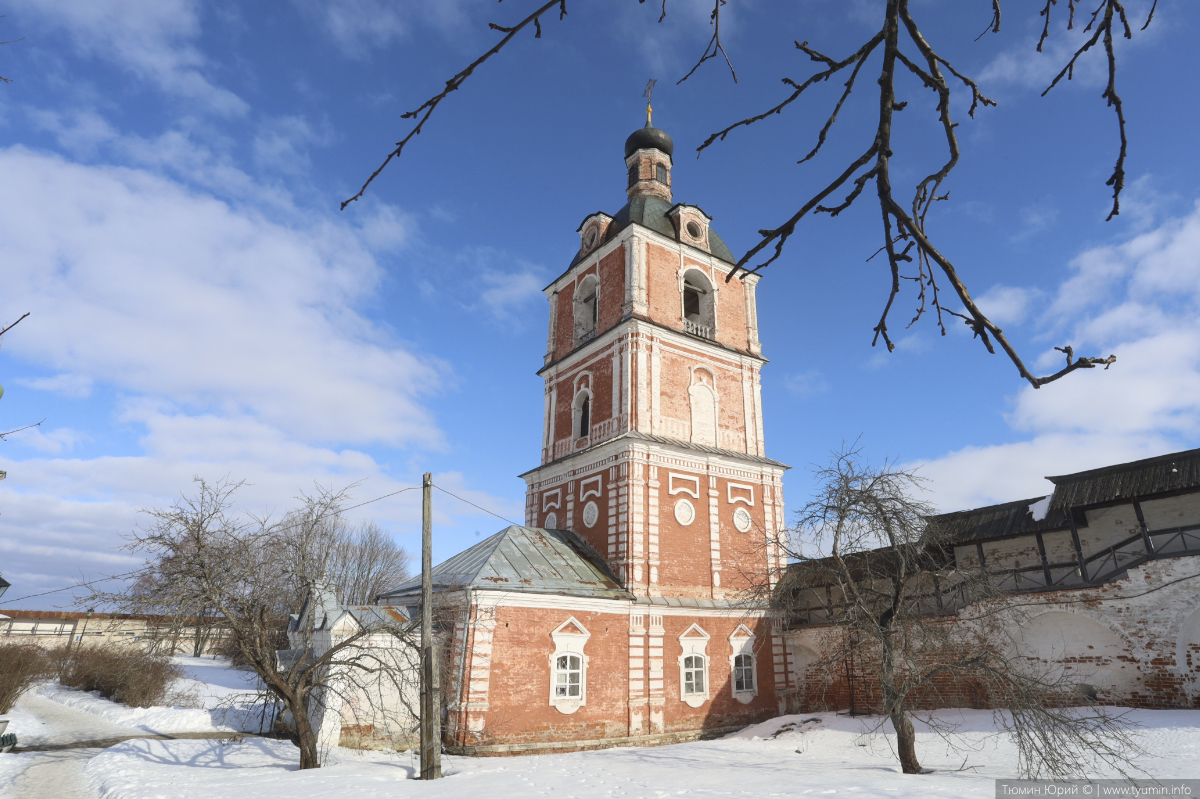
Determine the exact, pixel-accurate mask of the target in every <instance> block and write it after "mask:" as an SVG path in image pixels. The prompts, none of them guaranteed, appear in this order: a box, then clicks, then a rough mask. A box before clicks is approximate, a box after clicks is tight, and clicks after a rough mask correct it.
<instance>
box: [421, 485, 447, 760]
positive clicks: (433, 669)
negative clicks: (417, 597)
mask: <svg viewBox="0 0 1200 799" xmlns="http://www.w3.org/2000/svg"><path fill="white" fill-rule="evenodd" d="M432 564H433V475H432V474H430V473H429V472H426V473H425V476H424V478H423V479H422V482H421V779H423V780H436V779H441V776H442V707H441V706H442V697H441V694H442V692H441V686H440V685H439V684H438V683H439V682H440V681H439V680H438V668H437V658H436V656H435V651H434V645H433V565H432Z"/></svg>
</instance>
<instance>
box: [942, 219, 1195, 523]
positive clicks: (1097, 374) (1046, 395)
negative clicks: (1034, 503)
mask: <svg viewBox="0 0 1200 799" xmlns="http://www.w3.org/2000/svg"><path fill="white" fill-rule="evenodd" d="M1071 266H1072V270H1073V271H1074V274H1073V275H1072V276H1071V277H1069V278H1068V279H1067V280H1066V281H1064V282H1063V284H1062V285H1061V286H1060V287H1059V290H1058V292H1057V295H1056V296H1055V298H1054V300H1053V303H1052V307H1051V310H1050V312H1049V314H1048V316H1049V317H1050V318H1052V319H1060V320H1064V323H1063V324H1061V325H1059V326H1058V330H1057V332H1056V333H1055V335H1058V334H1059V333H1061V334H1062V336H1063V339H1064V341H1065V342H1066V343H1070V344H1071V345H1072V346H1073V347H1074V349H1075V354H1076V355H1077V356H1080V355H1086V356H1106V355H1108V354H1110V353H1115V354H1116V355H1117V362H1116V364H1114V365H1113V366H1112V367H1111V368H1110V369H1108V370H1107V371H1104V370H1102V369H1094V370H1085V371H1078V372H1075V373H1073V374H1070V375H1068V376H1066V377H1065V378H1063V379H1062V380H1060V381H1058V382H1056V383H1051V384H1049V385H1047V386H1045V387H1043V388H1041V389H1036V390H1035V389H1033V388H1024V389H1022V390H1021V391H1020V392H1019V393H1018V394H1017V396H1016V397H1015V398H1014V399H1013V401H1012V406H1011V410H1010V412H1009V414H1008V416H1007V420H1008V423H1009V425H1010V426H1011V427H1012V429H1013V430H1014V432H1016V433H1018V434H1022V435H1025V436H1028V438H1027V439H1026V440H1023V441H1016V442H1013V443H1008V444H1001V445H996V446H990V447H966V448H964V449H961V450H959V451H957V452H953V453H950V454H948V455H945V456H943V457H941V458H936V459H933V460H931V461H929V462H927V463H925V464H924V465H923V467H922V473H923V474H924V475H925V476H926V477H929V478H932V479H933V481H934V485H933V486H932V488H933V490H934V491H935V493H936V497H937V502H938V504H939V505H940V506H941V507H942V508H944V509H945V510H955V509H960V508H966V507H972V506H978V505H982V504H989V503H993V502H1003V501H1008V500H1015V499H1023V498H1026V497H1033V496H1037V495H1039V494H1044V493H1046V491H1047V490H1048V487H1047V485H1046V483H1045V482H1044V481H1043V480H1042V479H1041V478H1042V477H1043V476H1044V475H1047V474H1062V473H1069V472H1072V471H1079V470H1083V469H1089V468H1095V467H1099V466H1105V465H1109V464H1113V463H1120V462H1122V461H1127V460H1134V459H1137V458H1143V457H1149V456H1152V455H1158V454H1162V453H1164V452H1170V451H1172V450H1174V449H1186V448H1190V447H1194V446H1196V444H1197V441H1198V439H1200V203H1198V204H1197V206H1196V207H1195V209H1194V210H1193V211H1192V212H1191V213H1190V214H1189V215H1187V216H1186V217H1183V218H1180V219H1173V220H1170V221H1168V222H1166V223H1164V224H1163V225H1161V226H1159V227H1158V228H1156V229H1154V230H1151V231H1148V232H1146V233H1143V234H1141V235H1138V236H1136V237H1134V238H1132V239H1130V240H1129V241H1127V242H1125V243H1122V244H1117V245H1113V246H1106V247H1097V248H1094V249H1092V250H1088V251H1087V252H1084V253H1082V254H1080V255H1079V256H1078V257H1077V258H1076V259H1075V260H1074V261H1073V262H1072V265H1071ZM986 296H987V295H985V297H986ZM983 307H984V308H985V309H986V308H987V306H986V305H984V306H983ZM1038 365H1039V367H1040V368H1043V369H1046V370H1047V371H1051V370H1055V371H1056V370H1057V369H1059V368H1061V367H1062V365H1063V355H1062V354H1061V353H1057V352H1054V351H1053V350H1048V351H1047V352H1046V353H1045V354H1044V355H1043V357H1042V358H1040V359H1039V363H1038Z"/></svg>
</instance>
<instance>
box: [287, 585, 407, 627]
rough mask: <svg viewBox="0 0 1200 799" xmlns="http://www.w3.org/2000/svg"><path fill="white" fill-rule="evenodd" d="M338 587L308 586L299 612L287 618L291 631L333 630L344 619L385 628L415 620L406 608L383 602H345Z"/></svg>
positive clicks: (361, 625)
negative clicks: (367, 603)
mask: <svg viewBox="0 0 1200 799" xmlns="http://www.w3.org/2000/svg"><path fill="white" fill-rule="evenodd" d="M337 594H338V592H337V589H336V588H334V587H333V586H332V585H328V584H324V583H318V584H316V585H314V586H312V587H311V588H309V590H308V594H307V595H306V596H305V597H304V604H303V605H302V606H301V607H300V612H299V613H295V614H293V615H292V616H291V618H290V619H289V621H288V631H289V632H299V631H300V630H301V629H307V630H309V631H310V632H315V631H317V630H334V629H336V628H337V627H338V626H339V625H341V624H342V623H343V622H345V621H353V622H354V624H355V626H357V627H358V628H359V629H372V630H386V629H390V628H394V627H395V626H396V625H400V626H403V625H405V624H407V623H408V622H410V621H411V620H412V617H411V616H410V615H409V614H408V612H407V611H406V609H404V608H397V607H385V606H380V605H343V604H341V602H340V601H339V600H338V595H337Z"/></svg>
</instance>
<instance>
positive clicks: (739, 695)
mask: <svg viewBox="0 0 1200 799" xmlns="http://www.w3.org/2000/svg"><path fill="white" fill-rule="evenodd" d="M729 648H730V653H729V673H730V675H731V677H732V679H730V681H729V682H730V687H731V688H732V689H733V698H734V699H736V700H737V701H739V702H741V703H742V704H743V705H744V704H746V703H748V702H750V701H751V700H753V699H754V697H756V696H758V656H757V655H756V654H755V653H754V632H753V631H751V630H750V628H749V627H747V626H746V625H744V624H739V625H738V626H737V628H736V629H735V630H734V631H733V633H732V634H731V635H730V636H729Z"/></svg>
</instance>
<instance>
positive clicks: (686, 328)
mask: <svg viewBox="0 0 1200 799" xmlns="http://www.w3.org/2000/svg"><path fill="white" fill-rule="evenodd" d="M673 154H674V142H673V141H672V139H671V137H670V136H669V135H668V134H667V133H666V132H665V131H662V130H660V129H658V128H655V127H653V125H652V122H651V118H650V109H649V107H647V120H646V126H645V127H643V128H640V129H638V130H636V131H634V132H633V133H632V134H631V135H630V136H629V138H628V139H626V141H625V167H626V195H627V199H628V202H627V203H626V204H625V206H624V207H623V208H621V209H620V210H619V211H617V212H616V213H615V214H614V215H612V216H610V215H608V214H606V213H602V212H599V213H594V214H591V215H589V216H587V217H586V218H584V220H583V222H582V223H581V224H580V226H579V229H578V231H577V232H578V234H579V249H578V251H577V252H576V253H575V256H574V257H573V259H572V260H571V262H570V265H569V266H568V267H567V269H566V271H564V272H563V273H562V274H561V275H560V276H559V277H557V278H556V279H555V280H554V281H553V282H552V283H551V284H550V285H549V286H547V287H546V289H545V293H546V296H547V298H548V300H549V306H550V324H549V334H548V338H547V342H546V355H545V361H544V365H543V367H542V369H541V370H540V371H539V372H538V374H539V375H540V376H541V377H542V378H543V380H544V381H545V407H544V419H543V434H542V463H541V465H540V466H538V467H537V468H535V469H533V470H531V471H529V472H526V473H525V474H524V475H522V477H523V478H524V479H525V481H526V484H527V493H526V524H527V525H529V526H535V527H546V528H557V529H567V530H572V531H574V532H575V533H577V534H578V535H580V536H581V537H583V538H584V539H585V540H587V541H588V542H589V543H590V544H591V545H592V546H593V547H594V548H595V549H596V551H597V552H599V553H600V554H601V555H602V556H603V557H605V558H606V559H607V560H608V562H609V564H610V565H611V566H612V568H613V571H614V572H615V573H616V574H617V575H618V577H619V578H620V579H621V580H622V581H623V582H624V584H625V587H626V588H627V589H628V590H629V591H631V592H632V593H634V594H635V595H639V596H651V597H653V596H663V597H693V598H697V599H702V598H704V599H722V598H725V597H726V596H727V595H731V594H735V593H736V592H737V591H738V590H739V589H742V588H745V587H747V586H748V584H749V582H750V581H749V580H748V579H747V577H746V575H752V574H757V573H764V572H770V573H772V574H773V573H775V571H776V569H777V567H780V566H782V565H783V564H782V561H781V560H780V558H781V557H782V556H781V554H780V553H778V552H777V551H776V550H775V548H774V546H773V545H772V539H773V534H774V533H775V531H777V530H778V529H779V528H781V527H782V526H783V524H784V521H785V520H784V507H783V493H782V488H783V486H782V477H783V473H784V471H785V470H786V469H787V468H788V467H787V466H785V465H783V464H781V463H779V462H777V461H774V460H771V459H770V458H767V457H766V449H765V445H764V442H763V421H762V397H761V387H760V382H759V371H760V369H761V368H762V366H763V364H765V363H766V361H765V359H763V357H762V348H761V346H760V344H759V340H758V321H757V309H756V305H755V286H756V285H757V283H758V279H759V278H758V275H745V276H743V277H740V278H737V279H733V280H730V281H728V282H726V277H727V276H728V275H729V273H730V272H731V271H732V270H733V268H734V263H735V260H736V259H735V258H734V257H733V255H732V253H731V252H730V251H729V248H728V247H727V246H726V245H725V242H724V241H723V240H722V239H721V237H720V236H719V235H717V233H716V231H714V230H713V229H712V228H711V226H710V223H711V222H712V217H710V216H709V215H708V214H706V213H705V212H704V211H703V210H702V209H701V208H699V207H698V206H695V205H687V204H684V203H677V202H674V194H673V190H672V177H673V176H672V170H673V166H674V162H673V160H672V156H673Z"/></svg>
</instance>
